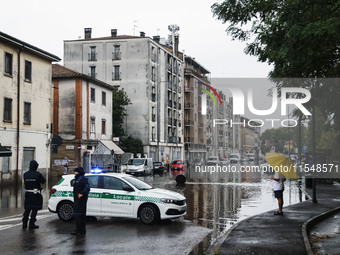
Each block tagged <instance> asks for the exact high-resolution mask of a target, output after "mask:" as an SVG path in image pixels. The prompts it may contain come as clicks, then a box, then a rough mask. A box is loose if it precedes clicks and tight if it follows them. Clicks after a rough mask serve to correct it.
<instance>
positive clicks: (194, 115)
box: [184, 56, 212, 163]
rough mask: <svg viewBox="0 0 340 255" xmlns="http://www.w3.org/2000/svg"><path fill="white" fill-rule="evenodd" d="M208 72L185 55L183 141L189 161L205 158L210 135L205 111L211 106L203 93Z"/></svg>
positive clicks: (199, 160) (194, 161)
mask: <svg viewBox="0 0 340 255" xmlns="http://www.w3.org/2000/svg"><path fill="white" fill-rule="evenodd" d="M209 74H210V72H209V71H208V70H207V69H206V68H204V67H203V66H202V65H201V64H199V63H198V62H197V61H196V60H195V59H194V58H192V57H190V56H185V68H184V77H185V79H184V93H185V95H184V143H185V151H186V155H185V158H186V159H187V160H188V161H190V162H191V163H199V162H201V161H202V160H203V161H204V160H205V159H206V158H207V138H208V139H209V138H211V136H212V129H211V128H210V129H209V128H208V127H210V125H208V122H207V121H206V118H207V112H208V113H211V109H212V107H211V104H210V101H209V99H207V98H206V95H205V94H203V89H206V88H207V87H206V85H208V86H210V81H209V80H208V75H209ZM207 102H208V103H207ZM202 106H203V107H202ZM202 108H205V109H202ZM202 111H204V112H202ZM208 116H209V115H208Z"/></svg>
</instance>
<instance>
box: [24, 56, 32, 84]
mask: <svg viewBox="0 0 340 255" xmlns="http://www.w3.org/2000/svg"><path fill="white" fill-rule="evenodd" d="M25 81H27V82H32V62H31V61H28V60H25Z"/></svg>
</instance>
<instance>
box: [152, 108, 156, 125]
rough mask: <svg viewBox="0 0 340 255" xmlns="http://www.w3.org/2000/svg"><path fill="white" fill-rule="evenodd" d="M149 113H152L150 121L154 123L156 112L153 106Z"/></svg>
mask: <svg viewBox="0 0 340 255" xmlns="http://www.w3.org/2000/svg"><path fill="white" fill-rule="evenodd" d="M151 113H152V121H153V122H155V121H156V110H155V107H154V106H153V107H152V108H151Z"/></svg>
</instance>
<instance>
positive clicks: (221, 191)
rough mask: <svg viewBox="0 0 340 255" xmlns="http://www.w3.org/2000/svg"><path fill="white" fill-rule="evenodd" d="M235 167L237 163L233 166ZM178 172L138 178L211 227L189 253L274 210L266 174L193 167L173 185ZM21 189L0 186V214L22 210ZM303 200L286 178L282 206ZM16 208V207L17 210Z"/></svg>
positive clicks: (192, 218)
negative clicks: (181, 199)
mask: <svg viewBox="0 0 340 255" xmlns="http://www.w3.org/2000/svg"><path fill="white" fill-rule="evenodd" d="M236 167H237V168H239V167H240V166H239V165H237V166H236ZM176 174H178V172H171V171H170V172H168V173H166V174H165V175H164V176H158V175H155V176H145V177H138V178H140V179H142V180H144V181H145V182H147V183H149V184H150V185H152V186H153V187H155V188H165V189H169V190H173V191H177V192H179V193H181V194H183V195H184V196H185V197H186V198H187V206H188V207H187V215H186V216H185V219H187V220H190V221H192V222H194V223H195V224H197V225H200V226H204V227H207V228H210V229H212V234H210V235H209V236H208V237H207V238H205V239H204V241H203V242H202V243H201V244H199V245H198V246H197V247H195V249H194V250H193V252H192V253H191V254H193V255H198V254H204V253H205V252H206V251H207V249H208V248H209V247H210V246H211V245H212V244H214V243H215V242H216V241H218V240H219V239H220V238H221V237H222V236H224V234H225V233H226V232H227V231H228V230H229V229H230V228H231V227H232V226H233V224H235V223H236V222H238V221H240V220H242V219H245V218H247V217H250V216H252V215H255V214H259V213H261V212H265V211H268V210H274V209H277V202H276V199H275V198H274V196H273V192H272V184H271V180H270V177H271V175H270V174H268V173H254V172H242V173H241V172H237V173H231V172H219V173H217V172H215V173H208V172H198V171H195V168H194V167H190V168H187V169H186V170H185V173H181V174H185V176H186V178H187V181H186V183H185V184H184V185H177V184H176V182H175V176H176ZM59 179H60V177H59V178H58V177H54V178H52V179H51V180H49V183H50V184H49V185H47V184H46V185H45V186H44V187H43V188H44V189H43V191H42V194H43V197H44V203H45V207H46V204H47V201H48V198H49V189H50V188H51V186H52V185H54V184H56V183H57V182H58V181H59ZM23 193H24V191H23V189H22V187H19V189H18V190H15V189H14V188H13V187H2V188H1V189H0V202H1V203H0V206H1V207H0V209H1V210H0V215H1V216H7V215H9V214H11V213H13V212H14V211H15V212H18V211H20V213H21V212H22V211H23V209H22V208H23V202H24V201H23ZM302 200H304V198H303V197H302V195H301V193H299V189H298V185H297V182H296V181H290V180H288V181H286V184H285V192H284V203H285V204H284V205H285V206H286V205H291V204H294V203H297V202H300V201H302ZM18 209H19V210H18Z"/></svg>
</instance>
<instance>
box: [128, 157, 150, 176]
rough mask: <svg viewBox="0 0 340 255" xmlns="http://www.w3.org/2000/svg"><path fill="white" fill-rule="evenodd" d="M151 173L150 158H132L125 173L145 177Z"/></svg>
mask: <svg viewBox="0 0 340 255" xmlns="http://www.w3.org/2000/svg"><path fill="white" fill-rule="evenodd" d="M152 172H153V160H152V158H132V159H129V161H128V163H127V166H126V173H127V174H132V175H141V174H144V175H147V174H152Z"/></svg>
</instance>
